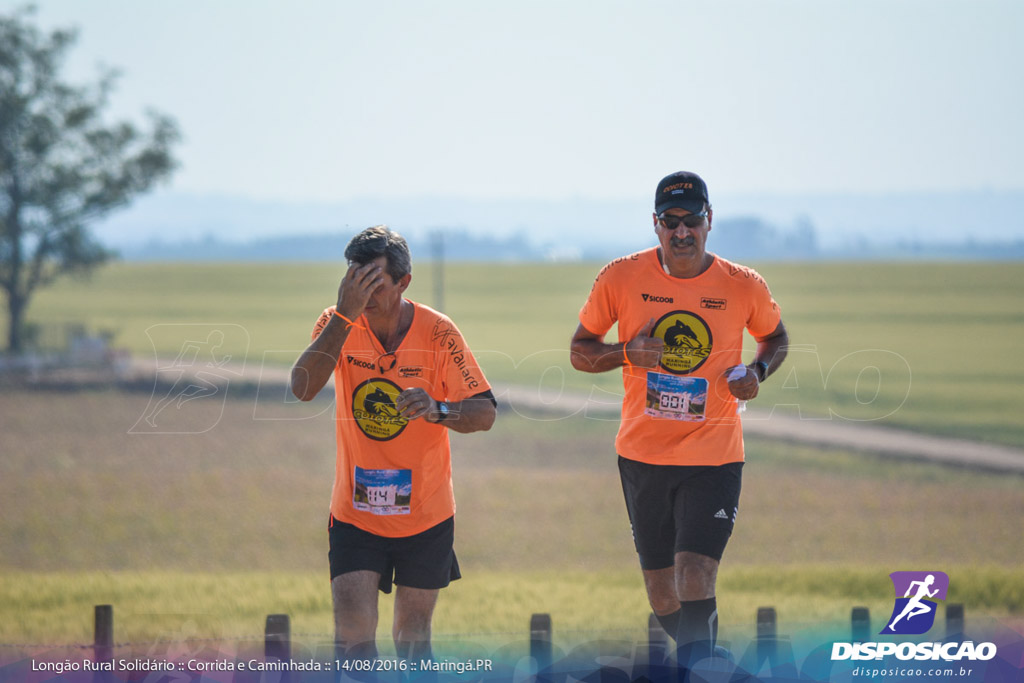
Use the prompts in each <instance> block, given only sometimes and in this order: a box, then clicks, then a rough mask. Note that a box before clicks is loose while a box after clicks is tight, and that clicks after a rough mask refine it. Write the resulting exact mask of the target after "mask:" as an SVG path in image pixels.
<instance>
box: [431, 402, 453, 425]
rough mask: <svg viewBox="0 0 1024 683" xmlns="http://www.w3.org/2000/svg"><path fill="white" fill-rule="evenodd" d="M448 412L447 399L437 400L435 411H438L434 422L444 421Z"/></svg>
mask: <svg viewBox="0 0 1024 683" xmlns="http://www.w3.org/2000/svg"><path fill="white" fill-rule="evenodd" d="M450 412H451V410H450V409H449V408H448V402H447V401H438V402H437V413H438V415H437V419H436V420H434V424H441V423H442V422H444V421H445V420H446V419H448V415H449V413H450Z"/></svg>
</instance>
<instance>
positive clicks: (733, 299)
mask: <svg viewBox="0 0 1024 683" xmlns="http://www.w3.org/2000/svg"><path fill="white" fill-rule="evenodd" d="M654 209H655V211H654V216H653V220H654V231H655V234H656V235H657V237H658V246H657V247H654V248H651V249H647V250H645V251H641V252H639V253H636V254H632V255H630V256H625V257H622V258H619V259H616V260H615V261H612V262H611V263H609V264H608V265H607V266H605V267H604V269H603V270H601V272H600V273H598V276H597V279H596V280H595V281H594V285H593V288H592V289H591V292H590V296H589V297H588V298H587V301H586V303H585V304H584V305H583V308H582V309H581V310H580V314H579V321H580V322H579V326H578V327H577V328H576V332H575V334H573V337H572V342H571V352H572V353H571V358H572V364H573V367H575V368H576V369H577V370H581V371H583V372H606V371H609V370H614V369H616V368H622V381H623V386H624V389H625V397H624V400H623V404H622V422H621V424H620V427H619V432H618V436H617V437H616V440H615V447H616V450H617V452H618V454H619V459H618V463H619V474H620V478H621V480H622V489H623V493H624V495H625V499H626V510H627V512H628V514H629V520H630V523H631V525H632V527H633V539H634V543H635V545H636V550H637V554H638V555H639V559H640V567H641V569H642V570H643V576H644V583H645V586H646V588H647V596H648V599H649V601H650V604H651V608H652V609H653V610H654V614H655V615H656V616H657V618H658V619H659V621H660V622H661V624H662V626H664V628H665V630H666V631H667V632H668V634H669V635H671V636H673V637H674V638H675V639H676V642H677V644H678V647H679V650H678V652H679V664H680V665H686V664H687V663H692V662H694V661H696V660H697V659H700V658H703V657H707V656H710V655H711V654H712V653H713V652H714V648H715V639H716V637H717V631H718V603H717V598H716V596H715V580H716V577H717V573H718V565H719V562H720V561H721V559H722V554H723V552H724V550H725V546H726V543H727V542H728V540H729V536H730V535H731V534H732V530H733V525H734V524H735V522H736V515H737V512H738V508H739V496H740V480H741V473H742V469H743V459H744V455H743V432H742V428H741V424H740V418H739V412H740V411H741V410H742V409H743V406H744V404H745V402H746V401H748V400H750V399H753V398H755V397H756V396H757V394H758V389H759V387H760V384H761V383H762V382H763V381H764V380H765V379H766V378H767V377H768V376H769V375H770V374H772V372H774V371H775V370H776V368H778V367H779V365H780V364H781V363H782V361H783V359H784V358H785V356H786V345H787V344H788V337H787V335H786V329H785V327H784V326H783V324H782V318H781V314H780V312H779V307H778V305H777V304H776V303H775V300H774V299H773V298H772V295H771V292H770V291H769V290H768V285H767V284H766V283H765V281H764V279H763V278H761V276H760V275H758V274H757V273H756V272H754V271H753V270H751V269H750V268H746V267H744V266H741V265H738V264H735V263H730V262H729V261H726V260H725V259H723V258H721V257H719V256H716V255H715V254H713V253H711V252H708V251H706V250H705V243H706V241H707V237H708V233H709V232H710V231H711V222H712V211H711V204H710V202H709V201H708V191H707V186H706V185H705V184H704V181H703V180H702V179H701V178H700V176H698V175H697V174H695V173H689V172H685V171H681V172H678V173H673V174H671V175H669V176H667V177H665V178H663V179H662V180H661V182H660V183H658V188H657V191H656V194H655V199H654ZM616 323H618V337H619V338H618V341H617V342H615V343H608V342H606V341H605V339H604V336H605V334H606V333H607V332H608V331H609V330H610V329H611V327H612V326H613V325H614V324H616ZM744 330H746V331H747V332H748V333H749V334H751V335H752V336H753V337H754V339H755V340H756V341H757V348H756V351H755V352H754V356H753V358H752V359H751V360H750V362H749V363H747V364H746V365H744V364H743V362H742V351H743V332H744Z"/></svg>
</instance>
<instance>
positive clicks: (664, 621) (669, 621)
mask: <svg viewBox="0 0 1024 683" xmlns="http://www.w3.org/2000/svg"><path fill="white" fill-rule="evenodd" d="M682 612H683V611H682V610H681V609H677V610H676V611H675V612H672V613H671V614H655V615H654V618H655V619H657V620H658V623H659V624H661V627H662V628H663V629H665V633H667V634H668V636H669V638H671V639H672V640H675V639H676V637H677V636H678V635H679V634H678V631H679V615H680V614H682Z"/></svg>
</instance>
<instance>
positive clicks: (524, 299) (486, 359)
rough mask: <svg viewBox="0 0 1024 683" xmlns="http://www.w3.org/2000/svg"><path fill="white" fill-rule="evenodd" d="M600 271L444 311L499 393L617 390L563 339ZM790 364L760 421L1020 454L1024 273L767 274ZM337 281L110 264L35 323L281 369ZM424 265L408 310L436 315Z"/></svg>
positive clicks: (487, 286) (501, 275) (516, 277)
mask: <svg viewBox="0 0 1024 683" xmlns="http://www.w3.org/2000/svg"><path fill="white" fill-rule="evenodd" d="M598 268H599V264H569V265H565V264H558V265H554V264H551V265H544V264H542V265H498V264H487V265H468V264H450V265H449V266H448V267H447V268H446V275H447V280H446V306H445V309H446V312H447V313H449V314H450V315H451V316H452V317H453V318H454V319H455V320H456V322H457V323H458V324H459V325H460V327H461V328H462V330H463V332H464V333H465V334H466V336H467V338H468V340H469V342H470V344H471V345H472V347H473V349H474V351H475V352H476V353H477V355H478V356H479V358H480V361H481V363H482V365H483V366H484V369H485V371H486V372H487V374H488V376H489V378H490V379H491V380H492V381H495V382H503V383H513V384H519V385H525V386H531V387H532V386H538V385H543V386H545V387H546V388H549V389H557V388H558V387H559V386H561V385H562V383H564V384H565V385H566V386H567V387H570V388H572V389H574V390H579V391H589V390H592V389H594V388H597V389H600V390H604V391H618V390H619V389H620V380H619V377H618V374H617V373H606V374H603V375H584V374H582V373H578V372H576V371H574V370H572V369H571V368H570V366H569V363H568V352H567V344H568V338H569V336H570V335H571V334H572V331H573V330H574V329H575V326H576V313H577V311H578V309H579V307H580V305H581V304H582V302H583V300H584V298H585V297H586V294H587V292H588V291H589V288H590V283H591V282H592V280H593V277H594V275H595V274H596V272H597V270H598ZM759 269H760V271H761V272H762V274H764V275H765V277H766V278H767V280H768V281H769V283H770V284H771V285H772V289H773V292H774V294H775V297H776V299H777V300H778V301H779V302H780V304H781V306H782V309H783V315H784V320H785V322H786V324H787V326H788V328H789V331H790V336H791V340H792V342H793V344H794V349H793V351H792V352H791V354H790V359H789V361H788V362H787V364H786V366H785V367H784V368H783V370H782V371H781V372H780V374H779V375H778V376H777V377H775V378H773V379H772V381H771V382H769V383H768V384H767V385H766V387H765V389H764V391H763V392H762V395H761V397H759V398H758V400H757V405H758V407H760V408H772V407H774V408H775V409H777V410H780V411H785V412H789V413H793V412H799V413H800V414H803V415H811V416H828V415H832V416H835V417H836V418H841V419H855V420H867V421H877V422H879V423H882V424H886V425H891V426H898V427H905V428H909V429H915V430H919V431H924V432H930V433H935V434H945V435H951V436H959V437H966V438H972V439H978V440H984V441H993V442H999V443H1006V444H1011V445H1016V446H1024V421H1021V420H1020V419H1018V416H1019V412H1020V410H1021V408H1022V407H1024V405H1022V401H1021V399H1020V392H1019V389H1018V387H1019V386H1020V384H1021V382H1022V381H1024V366H1021V364H1020V363H1018V362H1016V360H1017V359H1016V355H1017V354H1016V350H1017V348H1018V347H1019V339H1021V338H1022V337H1024V313H1022V311H1021V308H1020V305H1019V302H1020V301H1021V300H1022V299H1024V265H1022V264H957V263H940V264H926V263H913V264H889V263H883V264H876V263H869V264H865V263H835V264H833V263H829V264H775V263H772V264H763V265H761V266H760V267H759ZM341 275H342V271H341V269H340V268H339V267H337V266H332V265H322V264H285V265H267V264H243V265H239V264H232V265H209V264H204V265H196V264H170V265H168V264H155V265H152V264H147V265H139V264H116V265H113V266H111V267H108V268H105V269H103V270H101V271H99V272H98V273H97V274H96V275H95V277H93V278H92V279H91V280H89V281H87V282H85V283H82V282H78V281H74V280H65V281H62V282H61V283H59V284H58V285H57V286H55V287H53V288H51V289H47V290H43V291H42V292H40V293H39V295H38V296H37V298H36V299H35V301H34V302H33V305H32V308H31V310H30V318H31V320H34V321H37V322H39V321H46V322H47V324H48V325H60V324H62V323H84V324H86V325H88V326H89V327H90V328H92V329H94V330H96V329H99V330H107V331H109V332H111V333H112V334H113V335H114V341H115V344H117V345H118V346H122V347H126V348H129V349H131V350H132V351H134V352H136V353H139V354H148V355H152V354H154V353H157V354H160V355H161V356H162V357H170V358H173V357H174V356H175V355H177V354H178V352H179V351H180V350H181V348H182V344H183V342H184V341H186V340H187V339H189V338H190V337H189V335H193V334H200V333H202V334H204V335H205V334H206V333H208V332H209V330H211V329H214V328H217V329H221V330H222V331H223V332H224V333H225V336H224V340H223V346H222V347H221V349H220V351H221V352H222V353H224V354H230V355H231V356H232V358H233V360H236V361H237V360H240V359H243V358H244V359H246V360H247V362H248V363H250V364H260V363H264V362H266V363H270V364H276V365H288V364H290V363H291V362H292V361H293V360H294V358H295V356H296V355H297V353H298V351H299V350H301V348H302V347H303V346H304V344H305V343H306V340H307V339H308V334H309V330H310V328H311V327H312V323H313V322H314V321H315V319H316V317H317V315H318V313H319V312H320V311H321V310H322V309H323V308H324V307H326V306H328V305H330V304H331V303H333V301H334V298H335V296H336V291H337V284H338V280H339V278H340V276H341ZM431 280H432V274H431V266H430V264H423V265H417V266H416V268H415V271H414V279H413V284H412V287H411V288H410V291H409V296H410V297H412V298H414V299H418V300H421V301H424V302H426V303H431V302H432V297H433V295H432V281H431ZM0 331H2V330H0Z"/></svg>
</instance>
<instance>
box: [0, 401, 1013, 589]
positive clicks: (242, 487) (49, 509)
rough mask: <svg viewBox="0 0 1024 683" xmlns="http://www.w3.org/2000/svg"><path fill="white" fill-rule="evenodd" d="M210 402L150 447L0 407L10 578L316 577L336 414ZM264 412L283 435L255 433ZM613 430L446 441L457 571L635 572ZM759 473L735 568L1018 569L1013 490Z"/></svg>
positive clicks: (860, 466)
mask: <svg viewBox="0 0 1024 683" xmlns="http://www.w3.org/2000/svg"><path fill="white" fill-rule="evenodd" d="M203 400H208V401H211V402H210V403H209V405H208V406H207V408H208V410H207V411H206V413H208V414H205V415H204V413H203V411H200V410H195V411H193V414H191V415H184V414H183V415H181V416H179V418H180V420H179V421H178V422H176V423H174V424H177V425H178V426H187V425H188V424H189V423H188V420H192V421H193V422H192V423H191V426H192V427H194V428H195V431H200V429H201V428H202V429H205V431H203V433H197V434H159V435H158V434H131V433H129V430H131V428H132V426H133V425H134V424H135V423H136V421H137V420H138V418H139V417H140V416H141V415H142V414H143V412H144V411H145V409H146V406H147V404H148V396H145V395H141V396H140V395H133V394H124V393H117V392H82V393H54V392H16V393H12V392H6V393H4V394H3V395H2V396H0V415H2V418H0V419H2V423H0V426H2V430H0V452H2V453H3V456H2V459H0V507H2V512H3V522H2V528H3V532H4V533H3V534H2V536H0V558H2V559H0V566H2V567H5V568H8V569H21V570H29V571H53V570H76V571H77V570H95V569H100V570H120V569H141V570H156V569H180V570H189V571H197V570H204V571H205V570H299V571H302V570H310V571H315V570H319V569H321V568H322V567H323V565H324V556H325V553H326V538H325V536H326V535H325V534H324V526H325V524H326V515H327V503H328V500H329V496H330V485H331V479H332V473H333V459H334V447H333V428H332V424H331V417H330V410H329V404H327V403H326V402H324V403H317V404H314V405H313V406H308V405H303V406H293V407H286V406H280V407H277V408H275V409H274V411H271V410H270V409H269V408H266V407H262V406H259V405H257V404H256V403H255V399H253V400H241V399H240V400H228V401H226V402H224V403H223V404H220V403H216V402H213V399H203ZM196 403H197V404H198V403H200V401H197V402H196ZM193 408H198V406H193ZM183 412H185V411H183ZM272 413H273V414H275V415H276V416H278V417H282V416H286V417H289V418H290V419H278V420H267V419H254V414H257V415H259V416H261V417H267V416H269V415H271V414H272ZM316 413H320V414H319V415H317V416H315V417H310V416H311V415H314V414H316ZM210 414H212V415H213V416H214V417H217V416H218V415H219V418H220V419H219V421H215V420H213V418H211V417H210ZM211 422H215V425H214V426H213V427H212V428H209V429H206V427H208V426H209V424H210V423H211ZM614 429H615V425H614V424H613V423H608V422H598V421H586V420H563V421H558V422H552V423H544V422H526V421H525V420H523V419H522V418H517V417H506V418H503V419H502V420H500V421H499V423H498V425H497V426H496V427H495V429H494V430H492V431H491V432H489V433H486V434H474V435H469V436H462V435H454V436H453V438H452V441H453V445H454V449H455V461H456V462H455V485H456V496H457V498H458V500H459V516H458V548H459V552H460V556H461V557H462V558H463V561H464V563H465V564H466V565H467V566H468V567H479V568H482V569H488V570H521V569H537V568H575V569H595V570H596V569H600V570H620V569H621V570H630V569H633V568H634V567H635V559H634V556H633V551H632V542H631V539H630V536H629V527H628V524H627V522H626V518H625V514H624V511H623V504H622V494H621V489H620V488H619V483H618V479H617V474H616V469H615V463H614V460H615V455H614V452H613V450H612V435H613V433H614ZM748 459H749V461H748V464H747V466H746V477H745V484H744V492H743V498H742V501H741V506H740V522H739V524H738V525H737V530H736V534H735V536H734V538H733V540H732V542H731V543H730V546H729V549H728V551H727V556H726V557H727V560H728V562H729V563H731V564H739V565H744V564H765V563H768V564H801V563H805V562H815V563H833V564H837V565H838V564H843V565H851V564H852V565H876V564H879V563H887V564H892V565H899V566H907V565H908V564H913V563H929V564H930V565H931V566H939V565H941V564H944V563H956V564H995V565H1005V566H1017V567H1019V566H1021V565H1022V564H1024V548H1022V546H1021V544H1020V543H1019V536H1018V531H1019V529H1018V528H1017V526H1018V525H1016V524H1013V523H1010V520H1019V519H1021V518H1022V517H1024V487H1022V486H1021V485H1020V484H1021V479H1020V477H1006V476H994V475H985V474H976V473H970V472H967V471H965V470H956V469H946V468H941V467H937V466H931V465H923V464H916V463H915V464H911V463H898V462H889V461H887V460H885V459H882V458H873V457H870V456H864V455H853V454H846V453H840V452H825V451H819V450H816V449H812V448H805V447H788V446H782V445H778V444H771V443H766V442H759V441H751V442H750V443H748Z"/></svg>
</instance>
